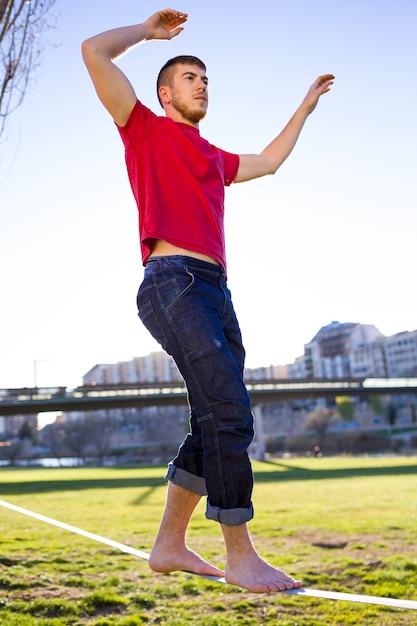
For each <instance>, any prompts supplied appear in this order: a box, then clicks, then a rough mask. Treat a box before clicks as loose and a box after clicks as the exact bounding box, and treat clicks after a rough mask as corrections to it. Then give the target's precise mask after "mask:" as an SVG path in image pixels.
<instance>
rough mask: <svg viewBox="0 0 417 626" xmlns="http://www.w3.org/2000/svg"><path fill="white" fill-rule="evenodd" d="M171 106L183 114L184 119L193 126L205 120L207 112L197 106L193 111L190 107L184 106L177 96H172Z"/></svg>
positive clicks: (197, 101)
mask: <svg viewBox="0 0 417 626" xmlns="http://www.w3.org/2000/svg"><path fill="white" fill-rule="evenodd" d="M199 102H200V100H196V104H198V103H199ZM171 104H172V106H173V107H174V109H175V110H176V111H178V113H181V115H182V117H183V118H184V119H185V120H187V121H188V122H191V123H192V124H198V123H199V122H200V121H201V120H202V119H204V118H205V116H206V113H207V110H206V109H201V108H200V107H199V106H196V108H195V109H191V108H190V107H189V106H187V105H186V104H184V102H182V101H181V100H180V99H179V98H177V96H176V95H175V94H171Z"/></svg>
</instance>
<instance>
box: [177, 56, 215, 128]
mask: <svg viewBox="0 0 417 626" xmlns="http://www.w3.org/2000/svg"><path fill="white" fill-rule="evenodd" d="M207 85H208V78H207V76H206V74H205V71H204V70H202V69H201V68H199V67H198V66H197V65H177V66H176V67H175V73H174V76H173V81H172V87H171V88H170V95H171V105H172V106H173V107H174V109H175V110H176V111H177V112H178V113H180V115H181V116H182V117H183V118H184V120H185V121H186V122H189V123H192V124H198V122H200V120H202V119H203V118H204V117H205V115H206V113H207V107H208V88H207Z"/></svg>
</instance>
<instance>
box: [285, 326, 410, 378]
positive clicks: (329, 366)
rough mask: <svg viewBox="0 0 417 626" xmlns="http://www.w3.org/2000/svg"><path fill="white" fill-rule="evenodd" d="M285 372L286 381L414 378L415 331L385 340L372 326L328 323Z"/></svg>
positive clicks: (405, 332) (398, 334)
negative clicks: (297, 379)
mask: <svg viewBox="0 0 417 626" xmlns="http://www.w3.org/2000/svg"><path fill="white" fill-rule="evenodd" d="M287 371H288V377H289V378H366V377H376V378H378V377H379V378H384V377H387V378H396V377H404V376H416V375H417V330H414V331H411V332H410V331H404V332H401V333H397V334H396V335H392V336H390V337H385V336H384V335H383V334H382V333H381V332H380V331H379V330H378V329H377V328H376V327H375V326H374V325H372V324H359V323H350V322H348V323H343V324H340V323H339V322H331V324H328V325H327V326H323V327H322V328H321V329H320V330H319V332H318V333H317V335H315V336H314V337H313V339H312V340H311V341H310V342H309V343H307V344H305V346H304V355H303V356H301V357H299V358H298V359H297V360H296V361H295V362H294V363H291V364H290V365H288V366H287Z"/></svg>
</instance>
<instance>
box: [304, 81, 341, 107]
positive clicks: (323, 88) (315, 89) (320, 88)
mask: <svg viewBox="0 0 417 626" xmlns="http://www.w3.org/2000/svg"><path fill="white" fill-rule="evenodd" d="M333 82H334V76H333V74H324V75H323V76H319V77H318V78H317V79H316V80H315V81H314V83H313V84H312V85H311V87H310V89H309V90H308V92H307V95H306V97H305V98H304V100H303V102H302V104H301V107H306V108H307V113H312V112H313V111H314V109H315V108H316V106H317V102H318V101H319V98H320V96H322V95H323V94H324V93H327V92H328V91H330V87H331V86H332V85H333Z"/></svg>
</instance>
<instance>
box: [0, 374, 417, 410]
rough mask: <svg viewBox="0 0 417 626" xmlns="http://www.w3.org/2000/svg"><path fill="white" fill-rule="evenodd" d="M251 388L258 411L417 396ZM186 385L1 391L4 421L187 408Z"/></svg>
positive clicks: (305, 386) (382, 388)
mask: <svg viewBox="0 0 417 626" xmlns="http://www.w3.org/2000/svg"><path fill="white" fill-rule="evenodd" d="M246 384H247V389H248V392H249V395H250V397H251V401H252V404H253V405H254V406H256V405H259V404H262V403H265V402H279V401H281V400H297V399H301V398H335V397H337V396H362V397H366V396H368V397H369V396H375V395H384V396H387V395H399V394H417V378H366V379H363V380H359V379H350V380H339V379H325V380H324V379H320V380H319V379H315V380H314V379H308V380H301V379H297V380H285V379H279V380H272V379H267V380H256V381H254V380H251V381H247V383H246ZM186 402H187V393H186V389H185V387H184V386H183V385H182V383H178V382H177V383H175V382H174V383H172V382H170V383H161V382H159V383H145V384H138V383H135V384H120V385H96V386H91V387H90V386H81V387H77V388H76V389H72V390H68V389H67V388H66V387H51V388H50V387H48V388H44V387H33V388H22V389H0V416H3V417H6V416H9V415H29V414H32V415H33V414H35V413H42V412H46V411H67V412H68V411H94V410H97V409H113V408H123V407H145V406H162V405H181V404H186Z"/></svg>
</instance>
